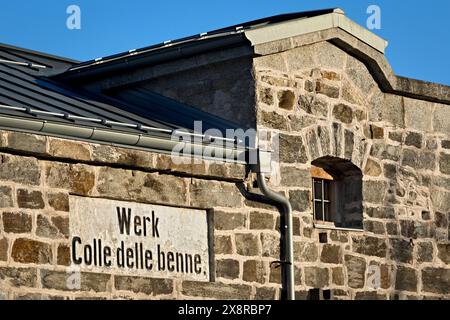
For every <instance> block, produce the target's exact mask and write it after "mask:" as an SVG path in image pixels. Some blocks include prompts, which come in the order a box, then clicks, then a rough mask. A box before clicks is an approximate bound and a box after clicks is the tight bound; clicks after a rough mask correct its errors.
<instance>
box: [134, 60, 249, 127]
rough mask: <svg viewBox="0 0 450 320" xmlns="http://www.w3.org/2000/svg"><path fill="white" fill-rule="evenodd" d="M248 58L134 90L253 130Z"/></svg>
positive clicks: (154, 81)
mask: <svg viewBox="0 0 450 320" xmlns="http://www.w3.org/2000/svg"><path fill="white" fill-rule="evenodd" d="M251 68H252V60H251V57H244V58H236V59H232V60H228V61H223V62H220V63H212V64H209V65H207V66H201V67H195V68H192V69H190V70H187V71H182V72H177V73H174V74H170V75H165V76H161V77H157V78H156V79H152V80H148V81H145V82H143V83H142V84H139V85H138V86H137V88H141V89H147V90H151V91H153V92H156V93H159V94H161V95H163V96H166V97H169V98H173V99H175V100H178V101H180V102H183V103H186V104H188V105H191V106H195V107H197V108H199V109H201V110H204V111H207V112H210V113H212V114H214V115H217V116H219V117H221V118H223V119H226V120H229V121H233V122H235V123H237V124H239V125H240V126H242V128H245V129H247V128H254V127H255V111H254V110H253V109H251V108H248V106H250V105H253V102H254V96H255V89H254V87H253V77H252V73H251Z"/></svg>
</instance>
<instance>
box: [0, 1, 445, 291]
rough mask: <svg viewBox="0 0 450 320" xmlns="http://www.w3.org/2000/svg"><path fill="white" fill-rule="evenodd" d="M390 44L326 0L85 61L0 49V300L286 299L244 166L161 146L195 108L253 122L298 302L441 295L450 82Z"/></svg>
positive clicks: (271, 228)
mask: <svg viewBox="0 0 450 320" xmlns="http://www.w3.org/2000/svg"><path fill="white" fill-rule="evenodd" d="M386 46H387V43H386V42H385V41H384V40H382V39H380V38H379V37H377V36H376V35H374V34H372V33H371V32H369V31H367V30H365V29H364V28H362V27H360V26H358V25H357V24H355V23H354V22H352V21H351V20H349V19H348V18H347V17H345V15H344V12H342V10H340V9H335V10H323V11H316V12H306V13H297V14H289V15H282V16H276V17H270V18H266V19H261V20H258V21H253V22H249V23H244V24H241V25H237V26H232V27H228V28H224V29H221V30H216V31H213V32H209V33H205V34H201V35H198V36H194V37H190V38H185V39H181V40H179V41H171V42H165V43H163V44H159V45H155V46H152V47H148V48H143V49H140V50H131V51H130V52H126V53H123V54H119V55H115V56H112V57H106V58H102V59H97V60H93V61H88V62H84V63H79V62H77V61H72V60H69V59H64V58H59V57H54V56H50V55H46V54H42V53H39V52H34V51H30V50H24V49H20V48H15V47H11V46H7V45H1V46H0V59H2V60H1V61H0V104H1V106H0V127H1V131H0V298H4V299H203V298H205V299H281V298H283V297H284V295H285V294H284V290H283V289H282V288H283V286H284V284H283V283H284V280H283V277H284V276H283V275H282V272H281V271H282V270H283V268H284V267H285V265H286V264H285V263H283V260H284V257H283V255H284V253H283V251H284V250H283V246H282V244H281V242H282V241H285V240H286V239H285V235H284V231H283V232H280V225H284V224H285V222H286V221H284V218H283V217H282V216H281V218H280V213H279V210H278V209H277V207H276V206H275V204H274V203H273V201H269V200H268V199H267V198H266V197H265V196H264V195H263V194H262V193H261V191H260V185H259V184H258V183H256V174H255V169H254V166H252V165H249V164H248V163H246V161H242V159H237V157H235V155H236V154H239V152H240V151H239V150H240V149H239V148H238V147H236V146H235V144H233V145H232V146H231V147H230V149H231V151H232V153H233V156H232V158H231V159H227V161H223V160H220V159H219V158H220V152H216V153H213V154H212V155H211V156H210V157H208V158H199V157H186V158H185V160H186V159H189V162H183V163H180V162H177V161H174V158H173V157H172V156H171V155H170V151H171V149H172V148H173V147H174V146H175V142H174V141H173V140H171V135H172V136H173V134H174V132H181V130H185V131H183V132H187V133H192V130H193V129H194V121H195V120H199V121H202V124H203V129H211V128H215V129H217V130H216V131H218V132H225V130H226V129H229V128H233V129H236V128H239V127H241V128H243V129H257V130H258V131H265V132H268V133H269V135H270V141H266V142H264V144H265V145H264V147H265V148H268V149H269V150H270V151H275V152H274V155H275V154H278V159H276V160H277V161H272V166H271V175H270V179H269V180H268V185H269V187H270V188H271V189H273V190H275V191H276V192H278V193H279V194H281V195H282V196H284V197H286V198H287V199H288V200H289V202H290V205H291V206H292V209H293V229H292V233H293V253H294V255H293V266H294V281H295V297H296V298H297V299H317V298H321V299H449V298H450V265H449V264H450V242H449V240H450V224H449V220H450V106H449V104H450V88H449V87H447V86H444V85H440V84H434V83H428V82H423V81H418V80H413V79H408V78H403V77H399V76H396V75H395V74H394V72H393V70H392V69H391V67H390V65H389V63H388V61H387V60H386V58H385V56H384V50H385V48H386ZM203 138H207V137H202V139H203ZM209 140H211V139H209ZM216 140H217V139H216ZM276 141H278V143H275V142H276ZM203 143H204V141H201V143H200V144H201V145H203ZM257 143H261V144H263V142H257ZM259 146H260V147H263V146H262V145H259ZM255 147H258V145H256V146H252V145H246V147H245V148H244V150H245V151H243V152H244V153H246V152H247V151H248V150H250V149H252V148H253V149H254V148H255ZM201 150H204V149H202V148H201ZM202 152H203V151H202ZM194 159H195V160H196V161H194ZM244 160H248V159H244ZM107 208H112V209H113V210H110V211H108V210H109V209H108V210H107ZM116 208H117V212H116V211H115V209H116ZM119 209H120V210H119ZM127 209H128V211H127ZM121 210H122V211H121ZM131 210H133V211H131ZM127 212H128V216H127ZM131 212H132V213H133V214H134V213H135V212H140V213H142V217H139V216H138V215H134V216H132V217H133V218H132V219H131V226H130V213H131ZM151 212H152V213H153V215H152V214H151ZM121 214H122V216H121ZM155 214H156V215H157V217H155ZM141 218H142V219H141ZM114 219H116V220H117V219H119V221H116V220H114ZM120 219H122V220H120ZM124 219H125V220H124ZM127 219H128V222H127ZM158 223H159V225H158ZM117 228H118V230H116V229H117ZM145 228H148V229H145ZM166 228H171V229H170V231H167V230H166ZM113 229H114V230H113ZM281 229H283V228H281ZM130 230H131V231H130ZM150 230H151V231H152V233H151V232H150ZM147 233H148V234H147ZM281 234H283V237H281V236H280V235H281ZM144 235H145V239H143V240H137V239H141V238H142V237H143V236H144ZM98 240H102V241H103V243H100V242H98ZM158 240H160V243H158V247H157V248H158V249H156V243H157V242H155V241H158ZM119 241H121V242H119ZM139 241H141V242H139ZM134 244H136V247H134ZM142 244H143V246H141V247H139V246H140V245H142ZM106 245H109V246H110V247H105V246H106ZM152 245H153V246H154V247H151V246H152ZM159 245H160V246H159ZM121 246H123V248H122V250H121V251H120V250H119V249H120V247H121ZM127 247H129V248H128V249H126V248H127ZM100 248H102V249H100ZM105 248H106V249H105ZM134 248H136V250H135V251H133V250H134ZM141 248H143V249H141ZM153 248H155V249H154V251H151V250H153ZM146 249H149V250H146ZM160 249H161V252H160ZM162 250H165V251H164V253H162ZM170 250H172V251H170ZM176 250H178V251H176ZM196 250H198V253H196V252H197V251H196ZM175 251H176V252H175ZM177 252H178V253H177ZM116 253H117V255H116V257H115V258H114V259H115V260H114V259H113V258H111V257H112V256H114V255H115V254H116ZM152 254H153V255H152ZM161 257H164V259H163V258H161ZM139 259H140V260H139ZM121 260H122V261H121ZM156 260H158V262H156ZM112 261H113V262H112ZM280 261H281V262H280ZM102 262H103V265H102ZM114 263H115V264H114ZM147 263H148V264H147ZM152 263H153V264H154V265H152ZM161 263H166V264H165V266H163V267H162V266H161ZM113 264H114V265H113ZM280 264H281V265H282V267H281V268H280V267H279V265H280ZM152 266H153V269H151V267H152Z"/></svg>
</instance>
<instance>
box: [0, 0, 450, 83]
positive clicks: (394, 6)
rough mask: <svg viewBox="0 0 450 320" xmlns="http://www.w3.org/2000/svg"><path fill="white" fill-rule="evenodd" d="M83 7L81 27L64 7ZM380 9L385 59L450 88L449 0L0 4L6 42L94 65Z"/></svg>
mask: <svg viewBox="0 0 450 320" xmlns="http://www.w3.org/2000/svg"><path fill="white" fill-rule="evenodd" d="M71 4H75V5H78V6H79V7H80V8H81V30H69V29H67V27H66V20H67V17H68V14H67V13H66V9H67V7H68V6H69V5H71ZM371 4H374V5H378V6H379V7H380V8H381V13H382V16H381V19H382V20H381V22H382V25H381V30H374V32H375V33H377V34H378V35H380V36H382V37H383V38H385V39H386V40H388V41H389V43H390V44H389V47H388V49H387V52H386V55H387V57H388V60H389V62H390V63H391V65H392V67H393V69H394V72H395V73H396V74H398V75H402V76H408V77H412V78H416V79H421V80H427V81H433V82H439V83H443V84H447V85H450V59H449V57H450V35H449V34H450V26H449V22H448V21H449V20H448V14H449V12H450V1H448V0H431V1H418V0H410V1H406V0H395V1H393V0H372V1H365V0H336V1H333V0H321V1H318V0H283V1H280V0H239V1H238V0H209V1H207V0H190V1H186V0H164V1H158V0H128V1H123V0H114V1H111V0H109V1H107V0H58V1H54V0H39V1H24V0H16V1H2V5H1V7H0V42H3V43H8V44H13V45H17V46H21V47H26V48H30V49H34V50H39V51H44V52H48V53H53V54H56V55H61V56H66V57H70V58H74V59H78V60H89V59H93V58H97V57H102V56H106V55H110V54H114V53H119V52H122V51H126V50H129V49H134V48H140V47H144V46H148V45H151V44H154V43H158V42H162V41H165V40H170V39H176V38H180V37H183V36H188V35H193V34H198V33H201V32H206V31H209V30H213V29H217V28H220V27H225V26H228V25H232V24H237V23H240V22H244V21H248V20H253V19H257V18H261V17H266V16H271V15H275V14H280V13H286V12H295V11H305V10H315V9H321V8H332V7H341V8H343V9H344V10H345V11H346V14H347V16H348V17H350V18H351V19H353V20H355V21H356V22H358V23H359V24H362V25H364V26H365V25H366V20H367V18H368V14H367V13H366V10H367V7H368V6H369V5H371Z"/></svg>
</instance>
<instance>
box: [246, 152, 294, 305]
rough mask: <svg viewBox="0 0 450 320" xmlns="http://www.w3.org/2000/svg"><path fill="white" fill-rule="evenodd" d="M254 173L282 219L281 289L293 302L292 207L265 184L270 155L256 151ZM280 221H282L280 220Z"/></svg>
mask: <svg viewBox="0 0 450 320" xmlns="http://www.w3.org/2000/svg"><path fill="white" fill-rule="evenodd" d="M255 171H256V173H257V179H258V187H259V189H260V190H261V192H262V193H263V194H264V196H266V197H267V198H268V199H270V200H272V201H274V202H275V203H277V204H278V210H279V211H280V214H281V215H282V216H283V217H284V226H280V228H281V227H283V228H284V237H282V244H281V246H282V248H283V250H284V257H282V259H283V261H281V267H282V268H283V269H282V270H283V272H282V274H283V280H282V281H283V288H284V290H285V291H286V294H287V300H295V289H294V286H295V283H294V263H293V262H294V259H293V257H294V245H293V230H292V224H293V223H292V207H291V204H290V202H289V200H288V199H287V198H285V197H284V196H282V195H280V194H278V193H276V192H275V191H273V190H271V189H270V188H269V187H268V186H267V183H266V179H265V177H266V174H268V175H270V174H271V172H272V168H271V153H270V152H267V151H261V150H258V164H257V166H256V170H255ZM280 221H282V220H281V219H280Z"/></svg>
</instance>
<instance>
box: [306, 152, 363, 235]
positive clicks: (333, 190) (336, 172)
mask: <svg viewBox="0 0 450 320" xmlns="http://www.w3.org/2000/svg"><path fill="white" fill-rule="evenodd" d="M312 165H313V166H312V168H311V177H312V180H311V181H312V207H313V214H314V221H315V223H316V224H317V225H323V226H330V227H338V228H352V229H361V228H362V222H363V213H362V212H363V206H362V172H361V170H360V169H359V168H358V167H356V166H355V165H354V164H352V163H351V162H350V161H348V160H344V159H339V158H332V157H325V158H321V159H318V160H316V161H314V162H313V163H312Z"/></svg>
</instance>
